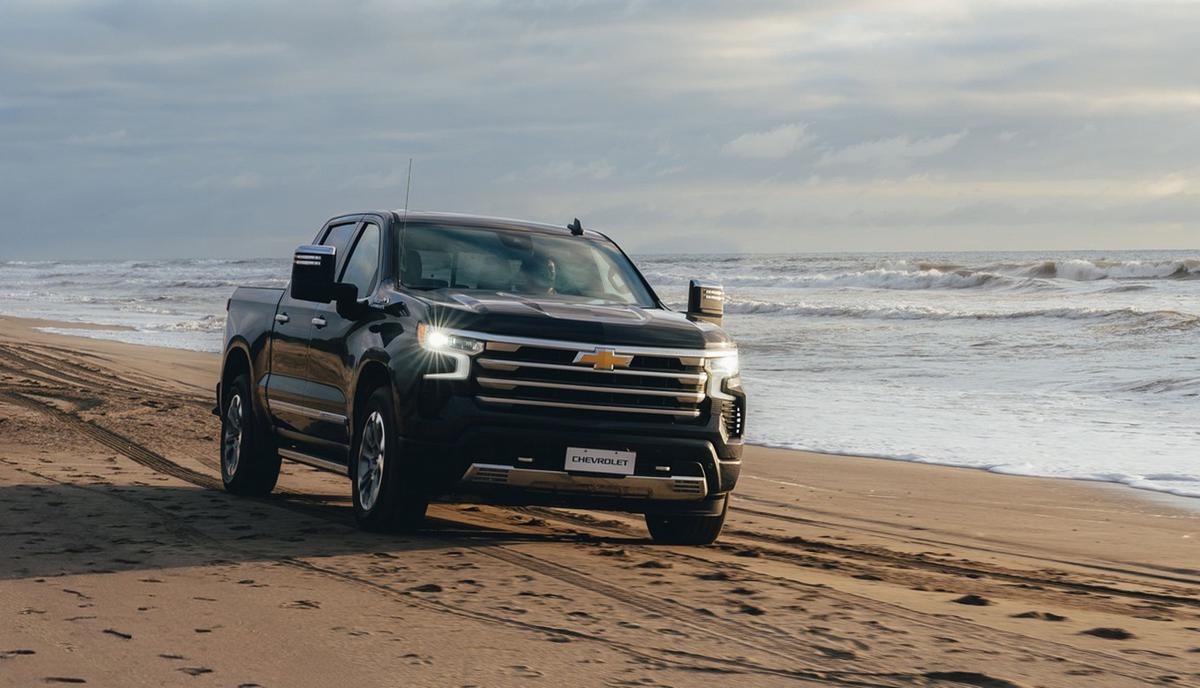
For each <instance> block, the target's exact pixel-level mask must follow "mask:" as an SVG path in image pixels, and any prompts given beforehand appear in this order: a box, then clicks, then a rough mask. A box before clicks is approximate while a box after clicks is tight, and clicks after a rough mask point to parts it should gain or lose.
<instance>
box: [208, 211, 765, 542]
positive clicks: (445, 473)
mask: <svg viewBox="0 0 1200 688" xmlns="http://www.w3.org/2000/svg"><path fill="white" fill-rule="evenodd" d="M723 299H724V293H723V291H722V290H721V288H720V287H719V286H717V285H711V284H702V283H697V282H693V283H692V284H691V285H690V289H689V304H688V309H687V310H686V311H685V312H677V311H674V310H671V309H670V308H669V307H668V306H667V305H666V304H664V303H663V302H662V301H661V299H660V298H659V297H658V296H657V295H656V294H655V292H654V290H653V289H652V288H651V286H650V284H649V283H648V282H647V281H646V279H645V278H644V277H643V275H642V274H641V273H640V272H639V271H638V269H637V268H636V266H635V265H634V264H633V262H632V261H631V260H630V259H629V257H628V256H627V255H626V254H625V253H624V252H623V251H622V250H621V249H620V248H619V247H618V246H617V245H616V243H614V242H613V241H612V240H611V239H609V238H608V237H607V236H605V235H604V234H602V233H600V232H596V231H593V230H586V229H584V228H583V227H582V226H581V225H580V223H579V222H578V220H576V221H575V222H574V223H572V224H571V225H568V226H555V225H548V224H541V223H533V222H524V221H516V220H507V219H499V218H489V217H481V216H473V215H457V214H447V213H428V212H422V213H417V212H407V211H380V212H367V213H358V214H353V215H343V216H339V217H336V218H333V219H332V220H330V221H328V222H327V223H326V224H325V225H324V226H323V227H322V228H321V230H320V231H319V232H318V233H317V236H316V237H315V238H314V240H313V242H312V243H311V244H308V245H304V246H301V247H300V248H298V249H297V250H296V252H295V254H294V256H293V265H292V280H291V283H290V284H289V285H288V287H287V288H285V289H282V290H279V289H260V288H252V287H242V288H239V289H238V290H237V291H236V292H235V293H234V296H233V298H232V299H231V300H230V303H229V313H228V318H227V321H226V333H225V334H226V336H225V347H224V362H223V366H222V376H221V380H220V382H219V384H218V387H217V399H218V407H217V409H216V411H217V413H218V414H219V415H220V417H221V420H222V434H221V439H222V443H221V454H222V456H221V465H222V477H223V479H224V482H225V485H226V487H227V488H228V489H229V490H231V491H233V492H238V493H244V494H263V493H265V492H269V491H270V490H271V489H272V488H273V487H274V484H275V480H276V478H277V476H278V471H279V464H280V460H281V459H289V460H293V461H299V462H302V463H306V464H309V465H312V466H317V467H320V468H323V469H327V470H331V471H336V472H338V473H340V474H343V475H346V476H347V477H349V478H350V480H351V483H352V494H353V498H354V508H355V514H356V517H357V519H358V522H359V523H360V524H361V525H362V526H363V527H365V528H368V529H372V530H391V529H404V528H413V527H416V526H418V525H419V524H420V522H421V519H422V517H423V515H424V513H425V509H426V506H427V504H428V503H429V502H430V501H431V500H449V501H459V502H465V501H482V502H489V503H499V504H510V505H545V506H569V507H576V508H593V509H601V510H621V511H630V512H636V513H642V514H645V515H646V522H647V525H648V527H649V529H650V533H651V535H652V536H653V537H654V538H655V539H656V540H658V541H662V542H675V543H693V544H703V543H707V542H712V541H713V540H715V539H716V537H717V536H718V535H719V533H720V530H721V526H722V524H723V522H724V518H725V514H726V509H727V505H728V496H729V494H730V492H731V491H732V490H733V488H734V485H735V484H736V482H737V478H738V473H739V470H740V466H741V453H742V436H743V432H744V426H745V419H746V396H745V393H744V391H743V390H742V387H741V383H740V377H739V375H738V362H737V361H738V358H737V348H736V346H735V344H734V342H733V340H732V339H731V338H730V337H729V335H728V334H727V333H726V332H725V331H724V330H723V329H722V328H721V327H720V323H721V313H722V303H723Z"/></svg>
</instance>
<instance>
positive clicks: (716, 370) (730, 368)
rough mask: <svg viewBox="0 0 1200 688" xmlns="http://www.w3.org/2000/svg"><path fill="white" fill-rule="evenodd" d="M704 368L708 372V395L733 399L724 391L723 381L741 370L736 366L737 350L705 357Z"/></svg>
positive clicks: (735, 375)
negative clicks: (722, 354)
mask: <svg viewBox="0 0 1200 688" xmlns="http://www.w3.org/2000/svg"><path fill="white" fill-rule="evenodd" d="M704 370H705V371H707V372H708V396H710V397H712V398H714V399H725V400H730V399H733V396H732V395H730V394H727V393H726V392H725V381H726V380H728V379H729V378H732V377H737V375H738V373H739V372H740V370H741V369H740V368H739V367H738V355H737V352H736V351H734V352H732V353H729V354H726V355H724V356H715V357H713V358H709V359H706V360H705V362H704Z"/></svg>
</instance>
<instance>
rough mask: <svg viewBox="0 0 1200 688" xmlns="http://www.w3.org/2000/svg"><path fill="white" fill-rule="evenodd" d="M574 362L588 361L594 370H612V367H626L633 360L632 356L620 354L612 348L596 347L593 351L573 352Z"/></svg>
mask: <svg viewBox="0 0 1200 688" xmlns="http://www.w3.org/2000/svg"><path fill="white" fill-rule="evenodd" d="M575 362H576V363H589V364H591V366H592V368H594V369H596V370H612V369H613V368H628V367H629V364H630V363H632V362H633V356H622V355H620V354H618V353H617V352H615V351H613V350H612V349H596V350H595V351H591V352H588V351H580V352H579V353H577V354H575Z"/></svg>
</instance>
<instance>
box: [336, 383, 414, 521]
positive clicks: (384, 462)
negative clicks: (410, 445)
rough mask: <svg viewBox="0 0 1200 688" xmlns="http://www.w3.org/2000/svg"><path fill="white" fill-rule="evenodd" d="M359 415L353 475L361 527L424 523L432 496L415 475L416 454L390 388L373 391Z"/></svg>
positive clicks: (356, 513)
mask: <svg viewBox="0 0 1200 688" xmlns="http://www.w3.org/2000/svg"><path fill="white" fill-rule="evenodd" d="M357 415H358V417H359V421H358V427H357V428H356V432H355V433H354V437H355V442H354V451H353V452H352V453H351V456H352V457H353V459H352V460H351V462H350V478H351V482H352V485H353V488H352V489H353V492H354V518H355V519H356V520H357V521H358V525H359V527H361V528H363V529H364V530H372V531H404V530H412V529H415V528H418V527H420V525H421V524H422V523H423V522H424V521H425V509H426V508H427V507H428V505H429V501H428V499H427V498H426V497H425V495H424V494H423V493H422V492H421V489H420V485H418V484H417V482H416V480H415V477H416V475H417V473H416V471H414V470H413V461H412V459H411V458H410V457H406V456H404V454H403V452H402V451H401V445H400V441H399V433H397V432H396V427H395V420H394V419H395V417H396V416H395V413H394V410H393V408H392V395H391V393H390V390H389V389H388V388H387V387H380V388H378V389H376V390H375V391H374V392H372V393H371V396H370V397H368V398H367V403H366V405H365V407H364V408H363V411H362V413H359V414H357Z"/></svg>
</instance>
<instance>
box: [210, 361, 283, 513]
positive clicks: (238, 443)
mask: <svg viewBox="0 0 1200 688" xmlns="http://www.w3.org/2000/svg"><path fill="white" fill-rule="evenodd" d="M224 389H225V394H224V396H225V400H224V401H225V406H224V412H223V413H222V414H221V481H222V482H224V483H225V489H226V490H227V491H229V492H232V493H234V494H240V495H265V494H270V492H271V490H273V489H274V488H275V481H276V480H278V479H279V452H277V451H276V450H275V446H274V445H273V444H272V443H271V441H270V438H268V437H266V436H265V435H264V433H262V432H261V431H260V427H261V426H260V425H259V424H258V423H257V418H256V417H255V413H254V400H253V399H252V398H251V397H250V378H249V377H248V376H247V375H246V374H245V373H242V374H240V375H238V376H237V377H235V378H233V379H232V380H230V381H229V382H228V384H227V385H226V386H225V387H224Z"/></svg>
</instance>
